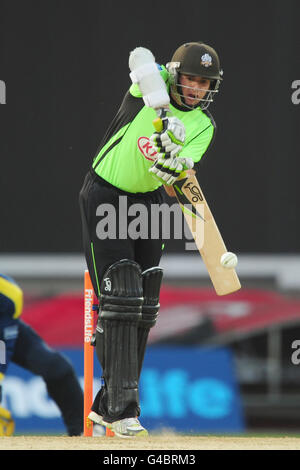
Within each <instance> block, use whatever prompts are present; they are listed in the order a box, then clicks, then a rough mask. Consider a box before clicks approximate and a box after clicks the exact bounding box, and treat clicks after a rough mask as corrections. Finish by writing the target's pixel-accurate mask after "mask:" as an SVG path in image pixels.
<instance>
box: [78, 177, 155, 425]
mask: <svg viewBox="0 0 300 470" xmlns="http://www.w3.org/2000/svg"><path fill="white" fill-rule="evenodd" d="M79 202H80V212H81V219H82V230H83V246H84V252H85V257H86V262H87V266H88V269H89V272H90V276H91V280H92V283H93V287H94V291H95V294H96V296H97V297H98V298H99V295H100V290H101V282H102V279H103V276H104V274H105V272H106V270H107V269H108V268H109V266H111V265H112V264H113V263H116V262H117V261H120V260H122V259H129V260H133V261H135V262H137V263H138V264H139V265H140V267H141V269H142V271H144V270H146V269H148V268H151V267H154V266H158V265H159V262H160V258H161V254H162V237H161V233H160V225H161V224H160V223H159V221H158V220H157V219H156V221H155V222H153V217H151V209H152V208H153V207H154V206H155V205H156V207H157V206H159V205H160V204H161V203H162V202H163V196H162V192H161V191H160V190H158V191H154V192H152V193H147V194H130V193H126V192H124V191H121V190H119V189H117V188H115V187H114V186H112V185H110V184H109V183H107V182H106V181H104V180H102V179H100V178H99V177H98V176H97V175H95V174H93V173H92V172H89V173H88V174H87V176H86V178H85V181H84V184H83V187H82V189H81V192H80V197H79ZM137 217H139V219H138V220H137ZM157 225H158V226H157ZM138 235H140V236H138ZM124 325H125V323H124ZM121 327H122V326H121V324H119V327H118V328H121ZM107 328H109V327H108V326H107ZM110 328H114V327H112V326H111V327H110ZM124 328H125V329H126V328H127V326H126V327H125V326H124ZM101 329H102V328H101ZM102 331H103V330H102ZM108 331H110V330H108V329H107V330H106V332H105V333H104V334H101V333H100V332H99V331H97V332H96V352H97V357H98V360H99V362H100V364H101V367H102V372H103V378H104V382H105V383H104V386H103V387H102V388H101V390H100V391H99V392H98V394H97V396H96V398H95V400H94V403H93V406H92V410H93V411H96V412H97V413H98V414H100V415H102V416H103V418H104V419H105V420H106V421H108V422H112V421H117V420H119V419H123V418H127V417H133V416H137V415H139V413H140V408H139V400H138V396H137V395H136V396H135V398H131V399H130V400H129V401H128V402H126V400H125V398H124V400H123V398H122V400H121V402H122V405H120V406H119V405H118V404H116V403H115V404H114V405H110V407H109V406H108V402H109V401H110V395H109V393H110V392H109V391H108V389H109V387H108V381H109V382H110V389H111V390H112V389H113V387H116V386H118V384H119V385H120V384H124V383H129V382H128V377H127V375H128V374H129V372H128V371H127V372H126V370H125V369H127V368H126V366H124V368H122V371H123V374H124V376H123V377H121V375H122V373H121V371H119V372H118V373H117V375H114V374H112V373H111V369H110V366H109V365H108V364H112V363H117V364H119V365H120V364H121V363H122V360H123V359H124V357H130V360H129V364H130V365H129V367H134V366H132V364H134V363H136V372H137V371H138V366H137V364H138V354H139V352H138V349H137V350H136V352H133V349H134V348H133V347H130V351H131V352H130V355H129V353H128V354H127V353H126V351H124V350H123V347H128V343H127V342H125V340H124V338H125V336H126V335H125V333H124V332H123V333H124V335H122V336H124V338H123V340H124V346H122V347H121V349H122V350H120V348H119V349H118V353H116V352H113V350H114V348H113V346H114V345H113V344H112V345H111V346H112V348H111V355H110V353H109V352H108V351H109V348H110V346H109V345H108V343H107V342H106V341H108V340H106V339H105V338H104V336H105V337H106V338H107V337H108ZM111 331H112V330H111ZM124 331H125V330H124ZM131 334H133V335H134V332H132V333H131ZM136 334H137V335H138V330H136ZM129 341H131V340H129ZM137 341H138V338H134V337H132V343H131V346H133V344H136V347H137ZM122 344H123V343H122ZM125 344H126V345H127V346H125ZM107 354H109V356H110V357H108V356H107ZM118 354H120V356H118ZM114 369H115V368H114ZM129 375H130V374H129ZM133 375H134V374H133ZM135 380H136V383H137V386H138V373H137V374H136V378H135ZM122 386H123V385H122ZM125 388H126V387H125ZM133 388H135V387H133ZM111 393H113V392H111ZM112 408H114V409H112ZM109 409H110V410H111V411H109Z"/></svg>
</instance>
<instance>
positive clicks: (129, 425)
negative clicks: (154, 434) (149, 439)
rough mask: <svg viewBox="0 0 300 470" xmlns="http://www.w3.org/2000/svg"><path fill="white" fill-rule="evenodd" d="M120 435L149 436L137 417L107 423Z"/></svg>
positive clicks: (127, 436) (128, 436)
mask: <svg viewBox="0 0 300 470" xmlns="http://www.w3.org/2000/svg"><path fill="white" fill-rule="evenodd" d="M105 425H106V426H107V427H108V428H109V429H111V431H113V432H114V433H115V435H116V436H118V437H123V438H125V439H126V438H132V437H145V436H148V431H147V430H146V429H145V428H143V426H142V425H141V423H140V422H139V420H138V419H137V418H125V419H120V421H114V422H113V423H105Z"/></svg>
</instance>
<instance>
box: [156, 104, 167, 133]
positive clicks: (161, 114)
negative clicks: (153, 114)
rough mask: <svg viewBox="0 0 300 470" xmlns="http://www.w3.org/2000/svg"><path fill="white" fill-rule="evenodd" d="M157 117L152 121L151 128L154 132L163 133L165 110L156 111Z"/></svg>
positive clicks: (164, 128)
mask: <svg viewBox="0 0 300 470" xmlns="http://www.w3.org/2000/svg"><path fill="white" fill-rule="evenodd" d="M157 114H158V117H157V118H156V119H154V121H153V126H154V129H155V130H156V132H163V131H164V130H166V127H167V125H166V116H167V109H165V108H161V109H159V110H157Z"/></svg>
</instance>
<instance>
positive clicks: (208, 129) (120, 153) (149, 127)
mask: <svg viewBox="0 0 300 470" xmlns="http://www.w3.org/2000/svg"><path fill="white" fill-rule="evenodd" d="M135 96H136V95H135ZM133 99H134V100H139V102H140V100H142V98H140V97H139V98H138V97H135V98H133ZM140 104H142V103H141V102H140ZM170 109H171V113H172V114H173V115H174V116H176V117H177V118H178V119H180V120H181V121H182V122H183V124H184V125H185V129H186V140H185V145H184V147H183V149H182V151H181V152H180V154H179V156H181V157H188V158H191V159H192V160H193V161H194V162H198V161H199V160H200V159H201V157H202V155H203V154H204V153H205V151H206V149H207V147H208V146H209V144H210V142H211V140H212V137H213V134H214V125H213V123H212V121H211V119H210V118H209V117H208V116H207V115H206V114H205V113H203V112H202V111H201V109H200V108H196V109H194V110H191V111H181V110H179V109H177V108H175V107H174V106H172V105H170ZM155 118H156V113H155V111H154V110H153V109H152V108H148V107H147V106H143V107H142V108H141V110H140V111H139V112H138V113H137V114H136V116H135V117H134V119H133V120H132V121H131V122H130V123H129V124H128V125H126V126H125V127H126V128H125V127H124V128H123V129H121V130H120V131H119V132H118V135H119V136H122V138H121V139H120V141H119V142H118V143H117V144H116V145H112V144H113V143H114V142H116V141H117V140H118V139H117V138H116V135H114V136H113V137H112V138H111V139H110V140H109V142H107V144H106V145H105V148H104V147H103V148H102V149H101V150H100V152H99V154H98V156H97V157H96V159H95V160H94V164H93V167H94V169H95V171H96V173H97V174H98V175H99V176H100V177H101V178H103V179H105V180H106V181H108V182H109V183H110V184H112V185H113V186H116V187H117V188H119V189H121V190H123V191H127V192H130V193H146V192H150V191H154V190H155V189H157V188H158V187H159V186H161V185H162V183H160V182H159V181H158V180H157V179H156V178H155V176H153V175H152V174H151V173H149V171H148V170H149V168H150V167H151V166H152V165H153V161H154V156H155V151H154V149H153V148H152V147H151V145H150V142H149V137H150V136H151V135H152V134H153V132H154V128H153V124H152V122H153V120H154V119H155ZM110 146H111V147H112V148H111V150H109V149H110ZM108 150H109V151H108ZM104 154H105V155H104ZM103 155H104V157H103ZM101 156H102V157H103V158H102V160H101ZM99 162H100V163H99Z"/></svg>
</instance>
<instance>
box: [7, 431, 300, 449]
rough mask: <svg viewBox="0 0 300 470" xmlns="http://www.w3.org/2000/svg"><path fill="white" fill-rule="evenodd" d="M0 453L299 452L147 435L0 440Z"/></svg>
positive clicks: (289, 444)
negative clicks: (126, 437)
mask: <svg viewBox="0 0 300 470" xmlns="http://www.w3.org/2000/svg"><path fill="white" fill-rule="evenodd" d="M0 449H1V450H132V449H135V450H300V437H289V436H278V437H277V436H276V437H267V436H261V437H259V436H255V437H247V436H241V437H240V436H189V435H185V436H184V435H178V434H160V435H152V436H151V435H150V436H148V437H141V438H135V439H121V438H117V437H112V438H111V437H65V436H12V437H0Z"/></svg>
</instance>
